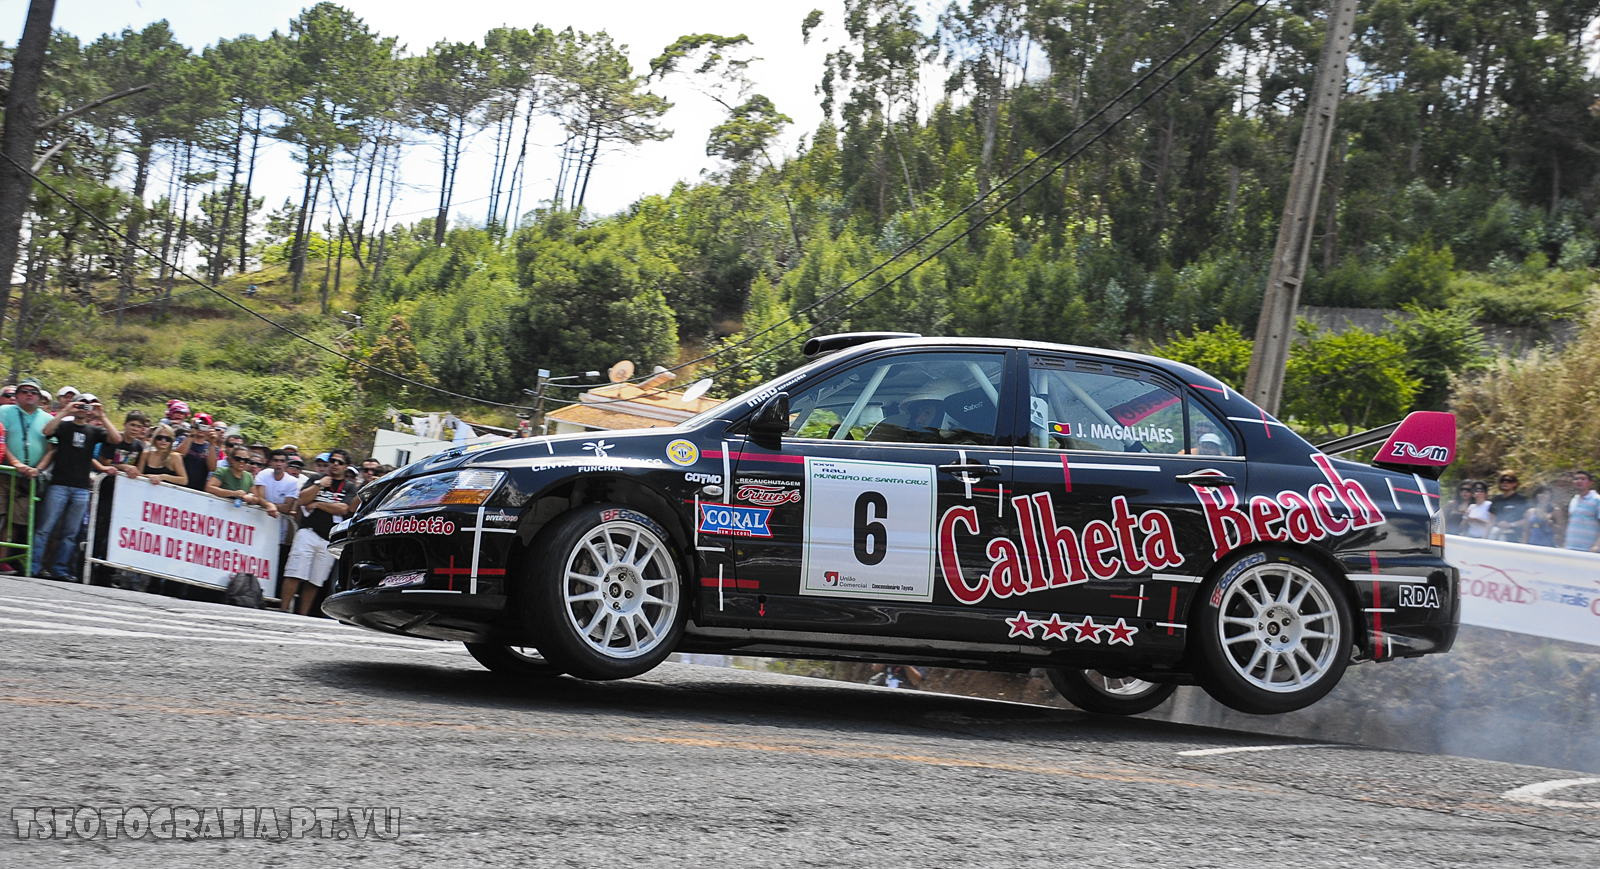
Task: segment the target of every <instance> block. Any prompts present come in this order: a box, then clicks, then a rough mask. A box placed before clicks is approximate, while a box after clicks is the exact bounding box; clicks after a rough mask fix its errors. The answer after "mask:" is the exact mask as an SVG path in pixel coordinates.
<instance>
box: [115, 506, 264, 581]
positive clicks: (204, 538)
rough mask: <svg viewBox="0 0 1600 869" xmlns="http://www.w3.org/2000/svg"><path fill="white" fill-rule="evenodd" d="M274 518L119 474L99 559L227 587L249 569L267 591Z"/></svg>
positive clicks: (248, 571)
mask: <svg viewBox="0 0 1600 869" xmlns="http://www.w3.org/2000/svg"><path fill="white" fill-rule="evenodd" d="M278 527H279V523H278V520H277V519H273V518H271V517H269V516H268V515H267V511H266V510H264V509H262V508H260V507H249V506H239V507H235V506H234V505H233V501H232V500H231V499H223V498H218V497H216V496H213V495H207V494H206V493H204V492H197V491H195V490H193V489H186V488H183V487H180V486H172V485H168V484H166V483H162V484H160V485H152V484H151V483H149V482H146V481H144V480H129V479H126V478H124V479H119V480H118V481H117V485H116V488H115V491H114V493H113V494H112V496H111V528H110V530H109V531H108V532H107V533H106V554H105V558H104V559H103V561H104V563H106V564H110V565H112V566H115V567H122V568H126V569H128V570H132V571H135V572H138V573H148V574H152V575H155V576H167V577H174V578H177V579H182V580H186V581H189V582H194V583H198V584H200V585H209V586H213V587H216V588H227V587H228V577H229V576H231V575H233V574H235V573H252V574H255V576H256V577H257V579H259V580H260V581H261V587H262V590H263V591H264V592H265V593H266V594H267V595H269V596H270V595H271V594H272V593H273V590H274V584H275V581H276V578H277V562H278Z"/></svg>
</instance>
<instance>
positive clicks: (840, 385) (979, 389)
mask: <svg viewBox="0 0 1600 869" xmlns="http://www.w3.org/2000/svg"><path fill="white" fill-rule="evenodd" d="M1004 370H1005V357H1004V356H1002V355H1000V354H998V353H905V354H900V355H896V356H889V357H885V358H882V359H877V360H873V361H870V362H866V363H863V364H861V365H857V366H855V367H854V368H851V369H849V370H847V371H844V372H842V373H839V374H835V375H833V376H831V377H828V378H826V379H824V380H823V381H822V382H820V383H817V384H814V385H810V386H807V387H806V388H804V389H802V390H800V391H799V392H796V393H794V394H793V395H792V396H791V397H790V399H789V414H790V416H789V436H790V437H799V438H816V439H819V440H855V441H877V442H885V443H927V444H951V445H963V444H970V445H979V446H982V445H988V444H993V443H994V442H995V430H996V422H997V420H998V419H999V408H998V402H999V397H1000V395H1001V376H1002V374H1003V372H1004Z"/></svg>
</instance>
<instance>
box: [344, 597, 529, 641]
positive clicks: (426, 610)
mask: <svg viewBox="0 0 1600 869" xmlns="http://www.w3.org/2000/svg"><path fill="white" fill-rule="evenodd" d="M322 611H323V612H325V613H327V614H328V615H330V616H332V617H333V618H335V619H338V620H339V621H341V622H344V623H345V624H349V625H355V626H356V627H361V628H367V629H369V630H374V631H382V632H383V633H386V634H398V635H400V636H405V637H419V638H422V639H428V640H449V641H453V642H464V643H486V642H494V641H496V640H499V639H505V635H506V634H507V633H508V630H507V628H508V626H507V625H506V624H505V620H506V598H505V595H499V594H466V593H464V592H441V591H429V590H422V589H416V590H407V589H382V588H363V589H355V590H353V591H343V592H339V593H338V594H335V595H333V596H332V597H329V598H328V599H327V600H326V601H324V602H323V604H322Z"/></svg>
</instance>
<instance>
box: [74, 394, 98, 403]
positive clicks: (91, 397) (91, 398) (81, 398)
mask: <svg viewBox="0 0 1600 869" xmlns="http://www.w3.org/2000/svg"><path fill="white" fill-rule="evenodd" d="M78 400H79V401H87V402H90V403H93V402H96V401H99V400H100V399H99V397H98V396H96V395H95V394H94V393H92V392H85V393H83V394H82V395H79V396H78Z"/></svg>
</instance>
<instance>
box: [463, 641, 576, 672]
mask: <svg viewBox="0 0 1600 869" xmlns="http://www.w3.org/2000/svg"><path fill="white" fill-rule="evenodd" d="M462 645H464V646H466V647H467V651H468V652H469V653H471V655H472V657H474V658H476V659H477V661H478V663H480V664H482V665H483V666H485V667H488V668H489V669H490V670H491V671H493V672H495V673H499V674H501V675H505V676H535V677H540V678H543V677H548V676H559V675H561V672H562V671H561V668H560V667H559V666H557V665H556V664H553V663H551V662H550V660H549V659H548V658H546V657H545V656H544V655H541V654H540V653H539V650H538V649H535V648H534V647H532V646H497V645H494V644H493V643H463V644H462Z"/></svg>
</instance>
